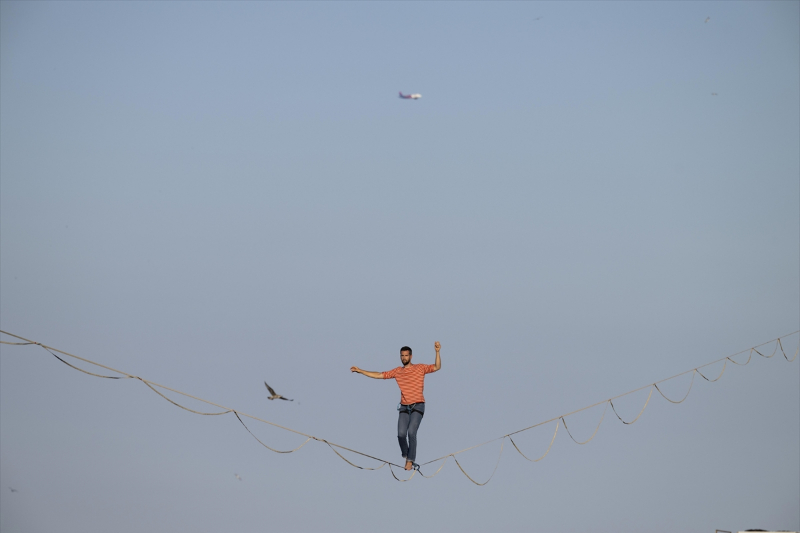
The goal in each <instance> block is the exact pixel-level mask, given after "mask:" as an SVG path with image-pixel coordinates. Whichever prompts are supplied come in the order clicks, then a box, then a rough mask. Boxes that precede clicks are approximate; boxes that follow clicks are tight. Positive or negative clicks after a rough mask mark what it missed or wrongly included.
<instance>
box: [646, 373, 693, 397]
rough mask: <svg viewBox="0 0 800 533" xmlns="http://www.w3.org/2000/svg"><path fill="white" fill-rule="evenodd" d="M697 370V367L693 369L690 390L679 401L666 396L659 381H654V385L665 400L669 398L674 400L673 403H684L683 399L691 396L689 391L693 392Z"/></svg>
mask: <svg viewBox="0 0 800 533" xmlns="http://www.w3.org/2000/svg"><path fill="white" fill-rule="evenodd" d="M696 372H697V369H695V370H692V382H691V383H689V390H687V391H686V394H685V395H684V396H683V398H681V399H680V400H678V401H675V400H670V399H669V398H667V396H666V395H665V394H664V393H663V392H661V389H659V388H658V383H653V386H654V387H655V388H656V390H657V391H658V393H659V394H661V396H664V399H665V400H667V401H668V402H672V403H683V401H684V400H685V399H686V398H688V397H689V393H690V392H692V386H693V385H694V375H695V373H696ZM664 381H666V380H664Z"/></svg>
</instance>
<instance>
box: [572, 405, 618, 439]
mask: <svg viewBox="0 0 800 533" xmlns="http://www.w3.org/2000/svg"><path fill="white" fill-rule="evenodd" d="M609 403H611V400H608V401H607V402H605V404H606V406H605V407H604V408H603V416H601V417H600V422H598V423H597V427H596V428H594V433H592V436H591V437H589V438H588V439H587V440H585V441H583V442H580V441H577V440H575V437H573V436H572V432H571V431H570V430H569V428H568V427H567V421H566V420H564V417H563V416H562V417H561V423H562V424H564V429H566V430H567V435H569V437H570V438H571V439H572V440H574V441H575V442H576V443H578V444H588V443H589V442H590V441H591V440H592V439H593V438H594V436H595V435H597V430H599V429H600V424H602V423H603V419H604V418H605V417H606V411H608V404H609Z"/></svg>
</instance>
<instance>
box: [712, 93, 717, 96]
mask: <svg viewBox="0 0 800 533" xmlns="http://www.w3.org/2000/svg"><path fill="white" fill-rule="evenodd" d="M711 96H719V95H718V94H717V93H711Z"/></svg>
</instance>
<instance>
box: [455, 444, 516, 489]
mask: <svg viewBox="0 0 800 533" xmlns="http://www.w3.org/2000/svg"><path fill="white" fill-rule="evenodd" d="M505 442H506V438H505V437H503V438H502V440H501V441H500V453H499V454H498V455H497V462H496V463H495V464H494V470H492V475H491V476H489V479H487V480H486V481H484V482H483V483H478V482H477V481H475V480H474V479H472V476H470V475H469V474H467V471H466V470H464V467H462V466H461V463H459V462H458V458H456V456H455V455H453V460H454V461H455V462H456V464H457V465H458V468H459V469H460V470H461V472H462V473H463V474H464V475H465V476H467V479H469V480H470V481H472V482H473V483H475V484H476V485H478V486H479V487H482V486H484V485H486V484H487V483H489V482H490V481H491V480H492V478H493V477H494V474H495V472H497V467H498V466H500V458H501V457H502V456H503V445H504V444H505Z"/></svg>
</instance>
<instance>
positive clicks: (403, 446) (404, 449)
mask: <svg viewBox="0 0 800 533" xmlns="http://www.w3.org/2000/svg"><path fill="white" fill-rule="evenodd" d="M408 422H409V416H408V412H407V411H405V410H403V411H400V416H398V417H397V441H398V442H399V443H400V452H401V453H402V454H403V459H406V458H407V457H408V442H407V441H406V433H408Z"/></svg>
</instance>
